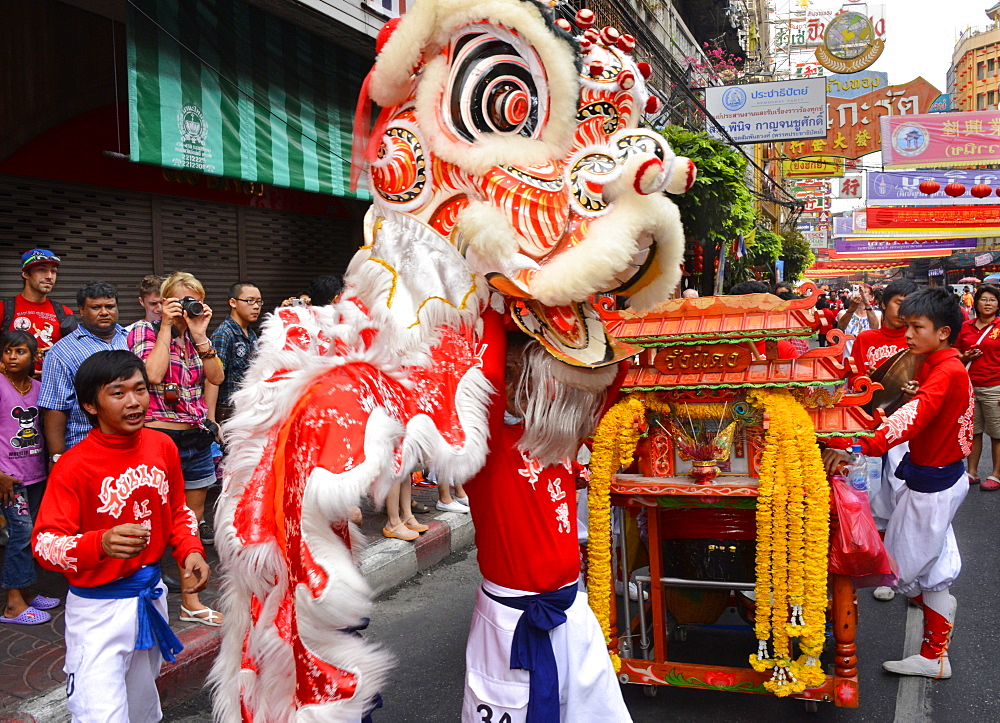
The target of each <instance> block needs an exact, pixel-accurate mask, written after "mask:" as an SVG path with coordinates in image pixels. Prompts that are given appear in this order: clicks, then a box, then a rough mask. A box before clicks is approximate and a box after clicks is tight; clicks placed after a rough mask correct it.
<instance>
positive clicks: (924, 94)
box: [782, 78, 964, 158]
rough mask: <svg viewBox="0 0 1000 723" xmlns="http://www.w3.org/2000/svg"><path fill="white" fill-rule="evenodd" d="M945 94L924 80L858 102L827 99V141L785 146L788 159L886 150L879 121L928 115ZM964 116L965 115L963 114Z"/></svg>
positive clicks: (883, 90)
mask: <svg viewBox="0 0 1000 723" xmlns="http://www.w3.org/2000/svg"><path fill="white" fill-rule="evenodd" d="M940 94H941V92H940V91H939V90H938V89H937V88H935V87H934V86H933V85H931V84H930V83H928V82H927V81H926V80H924V79H923V78H917V79H916V80H911V81H910V82H909V83H905V84H903V85H890V86H889V87H887V88H880V89H878V90H873V91H869V92H868V93H866V94H864V95H859V96H857V97H856V98H827V112H828V113H829V118H830V121H829V124H828V127H827V133H826V137H824V138H818V139H814V140H808V141H807V140H795V141H788V142H786V143H784V144H782V152H783V154H784V156H785V157H786V158H816V157H817V156H842V157H844V158H859V157H861V156H863V155H865V154H867V153H874V152H875V151H878V150H879V149H880V148H881V147H882V136H881V131H880V126H879V119H880V118H882V117H896V116H899V117H907V118H909V117H912V116H913V115H916V114H919V113H927V111H929V110H930V107H931V105H932V104H933V102H934V101H935V100H936V99H937V98H938V96H939V95H940ZM963 115H964V114H963Z"/></svg>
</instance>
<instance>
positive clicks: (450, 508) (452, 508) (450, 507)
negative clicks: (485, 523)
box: [437, 500, 469, 514]
mask: <svg viewBox="0 0 1000 723" xmlns="http://www.w3.org/2000/svg"><path fill="white" fill-rule="evenodd" d="M437 508H438V509H439V510H441V511H442V512H464V513H465V514H469V508H468V507H466V506H465V505H463V504H462V503H461V502H455V501H454V500H452V501H451V502H449V503H448V504H445V503H444V502H442V501H441V500H438V503H437Z"/></svg>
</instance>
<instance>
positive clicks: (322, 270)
mask: <svg viewBox="0 0 1000 723" xmlns="http://www.w3.org/2000/svg"><path fill="white" fill-rule="evenodd" d="M244 213H245V216H244V226H243V228H244V234H245V238H246V247H247V266H246V268H247V272H246V280H247V281H252V282H253V283H255V284H257V286H258V287H259V288H260V292H261V295H262V296H263V298H264V308H265V310H268V309H271V308H273V307H275V306H277V305H278V304H279V303H281V301H282V300H283V299H287V298H288V297H289V296H297V295H299V294H302V293H305V292H306V291H307V290H308V288H309V282H310V281H311V280H312V278H313V277H315V276H320V275H322V274H343V273H344V272H345V271H346V270H347V264H348V263H349V262H350V260H351V257H352V256H353V255H354V252H355V251H356V250H357V245H358V243H357V240H356V239H357V236H356V233H352V231H353V232H357V230H358V226H359V223H358V222H357V221H353V220H344V219H330V218H324V217H322V216H310V215H307V214H301V213H289V212H287V211H273V210H270V209H262V208H246V209H244Z"/></svg>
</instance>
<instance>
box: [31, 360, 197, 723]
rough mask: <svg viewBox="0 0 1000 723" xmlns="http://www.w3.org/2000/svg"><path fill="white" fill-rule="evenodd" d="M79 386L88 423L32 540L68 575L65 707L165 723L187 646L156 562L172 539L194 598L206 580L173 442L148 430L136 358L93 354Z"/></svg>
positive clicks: (58, 469) (42, 560)
mask: <svg viewBox="0 0 1000 723" xmlns="http://www.w3.org/2000/svg"><path fill="white" fill-rule="evenodd" d="M74 387H75V389H76V395H77V400H78V401H79V404H80V406H81V407H83V409H84V411H85V412H86V413H87V416H88V418H89V419H90V422H91V424H92V425H94V427H93V429H91V431H90V433H89V434H88V435H87V436H86V437H85V438H84V440H83V441H82V442H80V443H79V444H77V445H75V446H74V447H73V448H72V449H70V450H69V451H68V452H66V454H64V455H62V457H60V459H59V461H58V462H56V464H55V465H54V466H53V468H52V471H51V473H50V475H49V483H48V489H47V490H46V494H45V497H44V499H43V500H42V506H41V509H40V510H39V514H38V522H37V524H36V525H35V530H34V535H33V542H34V545H33V549H34V552H35V558H36V559H37V560H38V562H39V564H40V565H42V566H43V567H45V568H47V569H50V570H55V571H57V572H61V573H63V574H64V575H65V576H66V578H67V579H68V580H69V585H70V586H69V594H68V595H67V597H66V616H65V621H66V662H65V665H64V666H63V670H64V671H65V673H66V693H67V705H68V708H69V712H70V714H71V715H72V718H73V720H74V721H84V722H85V721H94V722H95V723H96V722H98V721H99V722H100V723H109V722H112V721H113V722H114V723H127V722H128V721H155V720H160V718H161V717H162V716H161V711H160V700H159V695H158V693H157V690H156V677H157V675H159V672H160V664H161V663H162V661H163V660H167V661H170V662H173V661H174V660H176V657H175V656H176V654H177V653H179V652H180V651H181V650H182V649H183V645H181V642H180V640H178V639H177V636H176V635H174V633H173V632H172V631H171V630H170V625H169V624H168V623H167V620H166V616H167V601H166V591H167V590H166V586H165V585H164V584H163V581H162V580H161V579H160V558H161V557H162V556H163V553H164V552H165V550H166V548H167V545H170V546H171V547H172V548H173V555H174V558H175V559H176V560H177V563H178V566H179V567H180V570H181V585H182V590H183V591H184V592H187V593H190V594H194V593H196V592H198V591H199V590H202V589H204V587H205V585H206V584H207V583H208V577H209V567H208V563H207V562H205V547H204V545H203V544H202V542H201V539H200V538H199V536H198V522H197V518H196V517H195V515H194V512H192V511H191V509H190V508H189V507H188V506H187V505H186V504H185V501H184V482H183V480H184V477H183V472H182V470H181V459H180V454H179V453H178V451H177V447H176V445H174V443H173V442H172V441H171V440H170V438H169V437H167V435H165V434H162V433H160V432H158V431H156V430H152V429H146V428H145V427H144V421H145V417H146V408H147V407H148V406H149V390H148V380H147V377H146V369H145V366H144V365H143V363H142V361H141V360H140V359H139V358H138V357H136V356H135V355H134V354H132V353H131V352H128V351H124V350H109V351H100V352H97V353H96V354H94V355H93V356H91V357H89V358H88V359H86V360H85V361H84V362H83V363H82V364H81V365H80V368H79V369H78V370H77V373H76V377H75V381H74Z"/></svg>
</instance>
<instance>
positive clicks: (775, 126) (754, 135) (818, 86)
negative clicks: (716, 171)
mask: <svg viewBox="0 0 1000 723" xmlns="http://www.w3.org/2000/svg"><path fill="white" fill-rule="evenodd" d="M705 107H706V108H707V109H708V112H709V113H711V114H712V115H713V116H715V119H716V120H717V121H718V122H719V124H720V125H721V126H722V127H723V128H725V129H726V132H727V133H729V135H730V136H732V138H733V140H734V141H736V142H737V143H769V142H773V141H782V140H791V139H800V138H801V139H808V138H822V137H823V135H825V133H826V127H827V119H826V81H825V80H824V79H823V78H810V79H808V80H782V81H778V82H774V83H754V84H752V85H725V86H719V87H710V88H706V89H705ZM708 132H709V135H711V136H712V137H714V138H718V137H719V132H718V130H717V129H716V127H715V125H714V124H712V123H709V124H708ZM802 142H804V141H802Z"/></svg>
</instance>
